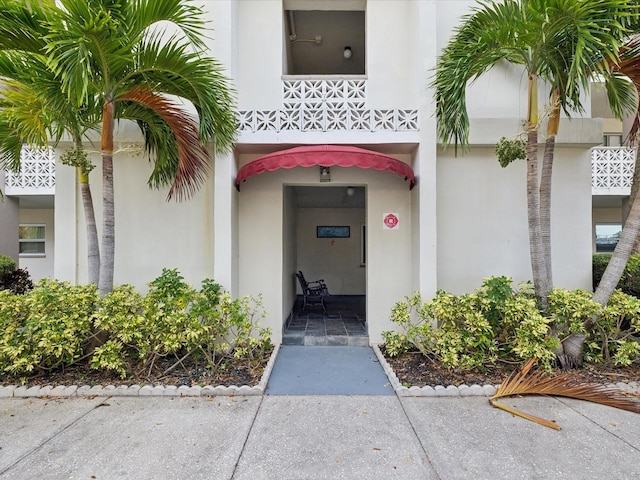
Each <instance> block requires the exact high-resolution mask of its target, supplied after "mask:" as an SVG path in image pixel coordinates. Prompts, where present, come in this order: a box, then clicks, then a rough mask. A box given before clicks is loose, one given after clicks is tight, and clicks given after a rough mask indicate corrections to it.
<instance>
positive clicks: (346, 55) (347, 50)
mask: <svg viewBox="0 0 640 480" xmlns="http://www.w3.org/2000/svg"><path fill="white" fill-rule="evenodd" d="M342 55H344V58H346V59H347V60H349V59H350V58H351V55H353V52H352V51H351V47H350V46H348V45H347V46H346V47H344V52H342Z"/></svg>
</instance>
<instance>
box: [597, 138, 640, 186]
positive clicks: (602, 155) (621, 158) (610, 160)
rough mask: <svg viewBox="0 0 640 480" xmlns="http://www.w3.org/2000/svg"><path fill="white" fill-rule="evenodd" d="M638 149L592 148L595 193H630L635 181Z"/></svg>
mask: <svg viewBox="0 0 640 480" xmlns="http://www.w3.org/2000/svg"><path fill="white" fill-rule="evenodd" d="M635 163H636V149H635V148H627V147H596V148H592V149H591V187H592V190H593V193H594V194H596V195H597V194H598V193H600V194H606V193H608V194H618V195H628V194H629V193H630V191H631V183H632V181H633V170H634V167H635Z"/></svg>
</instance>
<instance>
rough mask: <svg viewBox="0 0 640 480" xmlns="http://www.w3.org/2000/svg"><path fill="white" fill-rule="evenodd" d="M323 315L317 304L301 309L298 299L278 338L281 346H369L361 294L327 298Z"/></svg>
mask: <svg viewBox="0 0 640 480" xmlns="http://www.w3.org/2000/svg"><path fill="white" fill-rule="evenodd" d="M325 307H326V309H327V313H326V315H325V313H324V312H323V311H322V307H321V306H320V305H307V307H306V308H305V310H304V311H301V309H302V300H301V299H298V300H297V301H296V305H295V307H294V316H293V318H292V319H291V320H290V321H289V323H288V324H287V326H286V328H285V331H284V335H283V337H282V344H283V345H308V346H312V345H322V346H330V345H335V346H340V345H345V346H353V347H365V346H369V336H368V334H367V321H366V299H365V296H364V295H348V296H347V295H340V296H337V295H336V296H329V297H327V298H326V299H325Z"/></svg>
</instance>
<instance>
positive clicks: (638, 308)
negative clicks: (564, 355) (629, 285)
mask: <svg viewBox="0 0 640 480" xmlns="http://www.w3.org/2000/svg"><path fill="white" fill-rule="evenodd" d="M590 340H591V341H590V343H589V347H590V352H589V353H590V354H591V355H592V356H593V358H594V359H595V360H601V361H605V362H611V363H613V364H614V365H631V364H632V363H640V299H638V298H636V297H634V296H631V295H627V294H625V293H624V292H622V291H620V290H616V291H615V292H614V293H613V294H612V295H611V298H610V299H609V303H608V304H607V306H606V307H605V308H604V310H603V311H602V314H601V315H600V317H599V318H598V321H597V323H596V327H595V328H594V329H593V331H592V332H590Z"/></svg>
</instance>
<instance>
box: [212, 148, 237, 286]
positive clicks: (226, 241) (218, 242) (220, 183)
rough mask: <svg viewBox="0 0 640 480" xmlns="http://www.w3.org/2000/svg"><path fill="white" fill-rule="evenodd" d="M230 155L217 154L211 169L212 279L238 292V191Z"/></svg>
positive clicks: (234, 165)
mask: <svg viewBox="0 0 640 480" xmlns="http://www.w3.org/2000/svg"><path fill="white" fill-rule="evenodd" d="M235 178H236V163H235V159H234V157H233V154H228V155H225V156H218V157H217V158H216V162H215V169H214V196H213V198H214V200H213V239H214V240H213V247H214V249H213V251H214V254H213V255H214V261H213V278H214V279H215V281H216V282H218V283H219V284H220V285H222V286H223V287H224V288H225V290H227V291H229V292H231V295H232V296H236V295H237V294H238V192H237V190H236V188H235V184H234V181H235Z"/></svg>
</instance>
